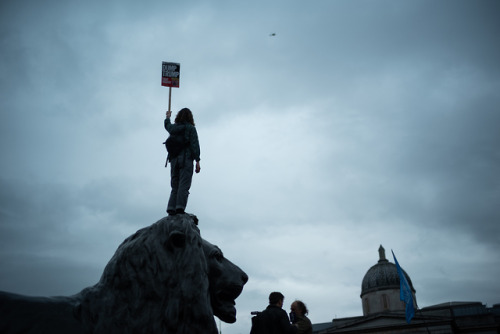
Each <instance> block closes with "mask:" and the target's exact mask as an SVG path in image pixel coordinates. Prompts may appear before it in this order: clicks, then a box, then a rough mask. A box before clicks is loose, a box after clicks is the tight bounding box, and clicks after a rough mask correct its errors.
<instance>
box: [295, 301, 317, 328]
mask: <svg viewBox="0 0 500 334" xmlns="http://www.w3.org/2000/svg"><path fill="white" fill-rule="evenodd" d="M290 311H291V312H290V320H291V321H292V324H293V325H294V326H296V327H297V328H298V331H297V334H312V323H311V320H309V318H308V317H306V315H307V313H309V311H308V310H307V307H306V304H304V303H303V302H302V301H300V300H296V301H294V302H293V303H292V305H291V306H290Z"/></svg>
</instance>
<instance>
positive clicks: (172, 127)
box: [164, 118, 200, 161]
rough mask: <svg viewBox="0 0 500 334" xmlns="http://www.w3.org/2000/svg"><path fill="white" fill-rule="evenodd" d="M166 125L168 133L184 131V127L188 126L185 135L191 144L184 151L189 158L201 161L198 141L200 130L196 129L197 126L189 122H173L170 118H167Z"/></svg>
mask: <svg viewBox="0 0 500 334" xmlns="http://www.w3.org/2000/svg"><path fill="white" fill-rule="evenodd" d="M164 125H165V130H167V131H168V133H175V132H177V131H182V129H183V128H186V130H185V132H184V135H185V136H186V140H188V141H189V146H188V147H187V148H186V150H185V152H183V153H186V154H187V157H186V158H187V159H189V160H196V161H200V143H199V142H198V132H197V131H196V127H194V126H193V125H191V124H189V123H180V124H177V123H174V124H172V123H171V122H170V118H166V119H165V122H164ZM181 154H182V153H181Z"/></svg>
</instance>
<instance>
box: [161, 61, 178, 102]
mask: <svg viewBox="0 0 500 334" xmlns="http://www.w3.org/2000/svg"><path fill="white" fill-rule="evenodd" d="M180 74H181V64H179V63H168V62H165V61H164V62H162V65H161V85H162V86H165V87H168V111H171V110H170V101H171V99H172V87H177V88H179V79H180Z"/></svg>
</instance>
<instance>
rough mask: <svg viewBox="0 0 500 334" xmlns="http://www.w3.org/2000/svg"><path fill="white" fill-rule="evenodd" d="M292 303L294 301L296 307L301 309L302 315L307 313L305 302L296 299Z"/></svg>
mask: <svg viewBox="0 0 500 334" xmlns="http://www.w3.org/2000/svg"><path fill="white" fill-rule="evenodd" d="M294 303H296V304H297V307H298V308H299V309H300V310H301V311H302V315H307V314H308V313H309V310H308V309H307V306H306V304H304V303H303V302H302V301H301V300H296V301H295V302H294Z"/></svg>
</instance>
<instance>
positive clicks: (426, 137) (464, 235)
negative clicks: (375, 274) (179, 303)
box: [0, 0, 500, 334]
mask: <svg viewBox="0 0 500 334" xmlns="http://www.w3.org/2000/svg"><path fill="white" fill-rule="evenodd" d="M272 33H275V34H276V35H275V36H271V34H272ZM499 36H500V3H499V2H498V1H495V0H491V1H487V0H477V1H467V0H465V1H461V0H453V1H446V0H442V1H424V0H418V1H417V0H413V1H401V0H377V1H375V0H372V1H361V0H335V1H334V0H330V1H327V0H318V1H309V2H304V1H284V0H283V1H244V2H243V1H232V0H231V1H229V0H227V1H222V0H221V1H213V2H208V1H175V2H174V1H140V2H139V1H121V0H120V1H118V0H116V1H89V0H87V1H35V0H33V1H25V0H3V1H1V2H0V48H1V49H0V50H1V52H0V73H1V76H0V89H1V98H0V159H1V160H0V268H1V269H0V290H4V291H10V292H15V293H21V294H27V295H40V296H54V295H70V294H74V293H77V292H79V291H80V290H81V289H83V288H85V287H88V286H91V285H94V284H95V283H96V282H97V281H98V280H99V278H100V275H101V273H102V271H103V269H104V267H105V265H106V264H107V262H108V261H109V259H110V258H111V256H112V255H113V254H114V252H115V250H116V248H117V247H118V245H119V244H120V243H121V242H122V241H123V239H124V238H126V237H127V236H129V235H130V234H132V233H134V232H135V231H136V230H138V229H140V228H142V227H145V226H149V225H151V224H153V223H155V222H156V221H157V220H158V219H160V218H162V217H163V216H165V215H166V213H165V209H166V203H167V200H168V195H169V191H170V186H169V181H170V180H169V170H168V169H165V168H164V161H165V155H166V154H165V153H166V152H165V148H164V146H163V145H162V142H163V141H164V140H165V138H166V136H167V134H166V131H165V130H164V128H163V120H164V115H165V111H166V110H167V108H168V88H165V87H162V86H161V85H160V83H161V63H162V61H171V62H178V63H180V64H181V80H180V88H174V89H173V90H172V109H173V110H174V114H175V112H176V111H178V110H179V109H181V108H182V107H189V108H190V109H191V110H192V111H193V113H194V116H195V122H196V127H197V129H198V134H199V138H200V145H201V168H202V170H201V173H200V174H196V175H194V177H193V186H192V188H191V196H190V198H189V203H188V207H187V211H188V212H192V213H194V214H196V215H197V216H198V218H199V220H200V225H199V227H200V230H201V233H202V236H203V237H204V238H205V239H206V240H208V241H210V242H211V243H214V244H217V245H218V246H219V247H221V248H222V250H223V251H224V253H225V255H226V257H227V258H229V259H230V260H232V261H233V262H234V263H236V264H237V265H239V266H240V267H241V268H242V269H243V270H244V271H245V272H246V273H247V274H248V275H249V277H250V279H249V281H248V283H247V285H246V286H245V288H244V290H243V293H242V295H241V296H240V297H239V298H238V299H237V310H238V316H237V318H238V320H237V322H236V323H235V324H231V325H229V324H224V323H223V324H222V332H223V333H228V334H237V333H248V332H249V330H250V318H251V317H250V311H255V310H262V309H263V308H265V307H266V305H267V297H268V295H269V293H270V292H271V291H281V292H282V293H283V294H284V295H285V297H286V300H285V307H286V310H287V311H289V305H290V303H291V302H292V301H293V300H294V299H296V298H299V299H302V300H303V301H304V302H305V303H306V304H307V306H308V307H309V310H310V314H309V316H310V319H311V320H312V321H313V323H320V322H327V321H331V320H332V318H334V317H338V318H340V317H348V316H358V315H362V307H361V299H360V293H361V281H362V279H363V277H364V275H365V273H366V272H367V270H368V269H369V268H370V267H371V266H372V265H374V264H376V263H377V261H378V252H377V250H378V248H379V246H380V245H381V244H382V245H383V246H384V247H385V248H386V251H387V254H388V255H389V254H390V250H391V249H392V250H394V252H395V254H396V256H397V257H398V261H399V262H400V264H401V266H402V267H403V268H404V269H405V271H406V272H407V273H408V274H409V276H410V277H411V279H412V281H413V284H414V287H415V289H416V291H417V293H416V296H417V301H418V304H419V306H420V307H425V306H430V305H434V304H438V303H443V302H449V301H480V302H483V303H485V304H487V305H488V306H492V305H493V304H495V303H500V286H499V284H498V279H499V277H500V149H499V147H500V60H499V59H500V43H499ZM388 259H389V260H390V261H391V262H393V260H392V256H388ZM217 323H218V322H217Z"/></svg>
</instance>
